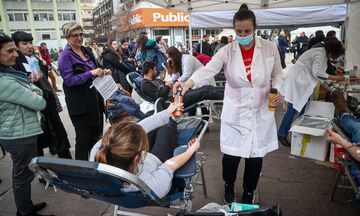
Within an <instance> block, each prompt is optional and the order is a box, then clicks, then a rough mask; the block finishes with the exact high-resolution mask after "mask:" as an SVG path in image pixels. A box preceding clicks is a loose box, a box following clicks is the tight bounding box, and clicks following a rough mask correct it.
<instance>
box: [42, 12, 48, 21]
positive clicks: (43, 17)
mask: <svg viewBox="0 0 360 216" xmlns="http://www.w3.org/2000/svg"><path fill="white" fill-rule="evenodd" d="M40 21H48V14H47V13H40Z"/></svg>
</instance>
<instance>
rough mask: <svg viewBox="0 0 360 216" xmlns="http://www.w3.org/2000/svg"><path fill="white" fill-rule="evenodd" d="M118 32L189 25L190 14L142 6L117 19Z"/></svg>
mask: <svg viewBox="0 0 360 216" xmlns="http://www.w3.org/2000/svg"><path fill="white" fill-rule="evenodd" d="M116 25H117V30H118V32H124V31H129V30H130V29H136V28H141V27H187V26H189V15H188V14H187V13H185V12H180V11H174V10H169V9H165V8H140V9H138V10H135V11H132V12H131V13H130V14H127V15H124V16H121V17H119V18H117V19H116Z"/></svg>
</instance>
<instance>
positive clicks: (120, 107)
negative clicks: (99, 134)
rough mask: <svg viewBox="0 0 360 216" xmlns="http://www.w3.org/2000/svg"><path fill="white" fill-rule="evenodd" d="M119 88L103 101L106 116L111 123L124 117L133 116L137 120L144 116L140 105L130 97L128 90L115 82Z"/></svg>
mask: <svg viewBox="0 0 360 216" xmlns="http://www.w3.org/2000/svg"><path fill="white" fill-rule="evenodd" d="M117 85H118V87H119V89H118V90H117V91H116V92H114V94H113V95H111V97H110V98H108V99H107V100H106V102H105V108H106V116H107V118H108V119H109V120H110V123H111V124H114V123H116V122H120V121H122V120H123V119H124V118H127V117H131V116H134V117H136V118H137V119H139V120H142V119H144V118H145V115H144V113H142V112H141V111H140V106H139V105H138V104H137V103H136V102H135V100H134V99H132V98H131V97H130V94H129V92H127V91H126V90H124V89H123V87H122V86H121V85H120V84H117Z"/></svg>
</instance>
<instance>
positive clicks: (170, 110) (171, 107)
mask: <svg viewBox="0 0 360 216" xmlns="http://www.w3.org/2000/svg"><path fill="white" fill-rule="evenodd" d="M183 106H184V104H183V103H175V102H173V103H171V104H170V105H169V107H168V108H167V109H166V111H167V112H168V113H169V117H170V116H171V115H172V114H173V112H175V110H176V109H177V108H179V107H181V110H183V108H184V107H183Z"/></svg>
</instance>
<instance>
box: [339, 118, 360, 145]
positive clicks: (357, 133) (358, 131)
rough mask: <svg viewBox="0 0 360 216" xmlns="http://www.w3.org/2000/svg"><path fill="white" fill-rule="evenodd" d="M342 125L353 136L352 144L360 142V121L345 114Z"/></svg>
mask: <svg viewBox="0 0 360 216" xmlns="http://www.w3.org/2000/svg"><path fill="white" fill-rule="evenodd" d="M340 124H341V126H342V127H343V128H344V130H345V131H346V132H348V133H349V134H351V142H353V143H358V142H360V120H359V119H356V118H354V116H352V115H351V114H349V113H345V114H343V115H342V116H341V118H340Z"/></svg>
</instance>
